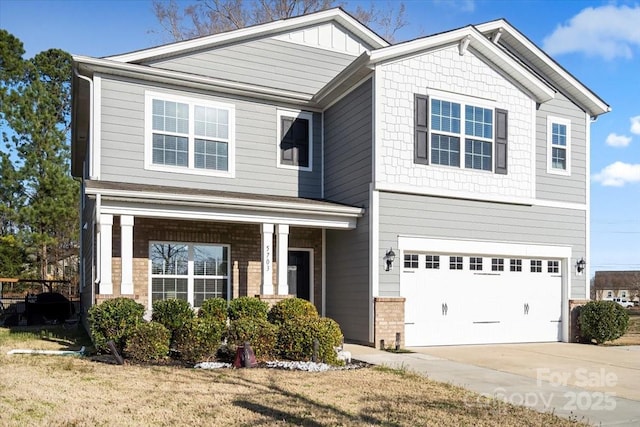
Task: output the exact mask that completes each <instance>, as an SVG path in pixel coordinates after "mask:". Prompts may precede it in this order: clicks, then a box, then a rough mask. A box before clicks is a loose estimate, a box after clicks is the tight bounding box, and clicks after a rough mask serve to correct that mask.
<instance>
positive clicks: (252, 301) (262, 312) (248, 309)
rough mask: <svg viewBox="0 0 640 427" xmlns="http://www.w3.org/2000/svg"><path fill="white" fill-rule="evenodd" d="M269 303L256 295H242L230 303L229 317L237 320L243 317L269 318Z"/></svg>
mask: <svg viewBox="0 0 640 427" xmlns="http://www.w3.org/2000/svg"><path fill="white" fill-rule="evenodd" d="M268 311H269V304H267V303H266V302H264V301H260V299H258V298H255V297H240V298H236V299H234V300H231V302H230V303H229V319H231V320H236V319H240V318H241V317H253V318H257V319H265V320H266V319H267V312H268Z"/></svg>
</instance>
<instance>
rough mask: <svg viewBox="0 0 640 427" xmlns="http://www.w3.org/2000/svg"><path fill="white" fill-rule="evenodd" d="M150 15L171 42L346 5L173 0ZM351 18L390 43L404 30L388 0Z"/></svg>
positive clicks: (156, 5) (397, 6)
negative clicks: (183, 2)
mask: <svg viewBox="0 0 640 427" xmlns="http://www.w3.org/2000/svg"><path fill="white" fill-rule="evenodd" d="M152 4H153V13H154V15H155V16H156V18H157V19H158V22H159V23H160V26H161V27H162V29H163V30H164V32H166V33H167V34H168V35H169V37H170V38H171V39H172V40H174V41H180V40H186V39H190V38H193V37H200V36H206V35H210V34H217V33H221V32H225V31H230V30H236V29H238V28H244V27H248V26H251V25H255V24H262V23H265V22H271V21H276V20H279V19H286V18H291V17H294V16H299V15H304V14H307V13H312V12H317V11H320V10H326V9H329V8H332V7H337V6H342V7H346V8H348V2H347V3H343V2H337V1H335V0H246V1H245V0H196V1H195V3H192V4H189V5H186V6H184V7H181V6H179V5H178V3H177V2H176V1H175V0H169V1H163V0H152ZM352 14H353V16H354V17H355V18H356V19H358V20H359V21H360V22H362V23H363V24H364V25H367V26H370V27H372V28H373V29H374V30H376V31H378V32H379V33H380V34H381V36H382V37H384V38H385V39H387V40H389V41H393V40H394V38H395V34H396V32H397V31H398V30H400V29H401V28H403V27H405V26H406V25H407V24H408V22H407V20H406V19H405V5H404V3H402V2H399V3H396V2H391V1H389V2H388V3H387V4H386V7H384V8H380V7H379V3H375V2H373V1H372V2H371V3H370V5H369V7H368V8H366V7H363V6H362V5H357V7H356V8H355V10H352Z"/></svg>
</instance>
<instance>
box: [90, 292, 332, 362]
mask: <svg viewBox="0 0 640 427" xmlns="http://www.w3.org/2000/svg"><path fill="white" fill-rule="evenodd" d="M143 314H144V307H143V306H142V304H139V303H136V302H135V301H134V300H131V299H128V298H116V299H112V300H107V301H105V302H103V303H102V304H100V305H95V306H93V307H91V309H90V310H89V324H90V329H91V335H92V339H93V341H94V343H95V345H96V349H97V350H98V351H103V352H104V351H107V350H108V349H107V342H108V341H110V340H111V341H114V343H115V344H116V348H117V349H118V350H119V351H120V352H121V353H123V354H124V356H125V357H126V358H129V359H131V360H135V361H139V362H153V361H159V360H162V359H165V358H167V357H168V356H169V355H171V356H172V357H176V358H179V359H181V360H183V361H184V362H187V363H196V362H200V361H207V360H216V359H218V360H221V359H227V360H225V361H228V359H229V358H230V357H231V356H233V355H234V354H235V351H236V348H237V347H238V346H240V345H242V344H243V343H244V342H249V343H251V347H252V349H253V351H254V353H255V355H256V358H257V359H258V360H269V359H271V358H274V357H276V358H284V359H290V360H303V361H307V360H311V358H312V356H313V354H314V341H315V340H317V342H318V348H317V356H318V360H319V361H323V362H326V363H330V364H339V363H341V362H339V361H338V360H337V358H336V352H335V350H334V347H337V346H339V345H340V344H341V342H342V331H341V330H340V326H339V325H338V324H337V323H336V322H335V321H334V320H332V319H328V318H321V317H320V316H319V315H318V312H317V310H316V308H315V307H314V306H313V304H311V303H310V302H309V301H306V300H303V299H299V298H288V299H285V300H282V301H280V302H278V303H277V304H275V305H274V306H273V307H272V308H271V310H269V307H268V305H267V303H265V302H264V301H261V300H259V299H258V298H252V297H241V298H237V299H234V300H232V301H231V302H230V303H229V304H227V301H225V300H223V299H222V298H213V299H209V300H205V301H204V302H203V304H202V307H201V308H200V310H199V311H198V314H197V316H196V313H195V311H194V310H193V309H192V308H191V306H190V305H189V303H188V302H186V301H183V300H176V299H170V300H162V301H156V302H154V303H153V314H152V320H151V322H145V321H144V319H143V318H142V316H143Z"/></svg>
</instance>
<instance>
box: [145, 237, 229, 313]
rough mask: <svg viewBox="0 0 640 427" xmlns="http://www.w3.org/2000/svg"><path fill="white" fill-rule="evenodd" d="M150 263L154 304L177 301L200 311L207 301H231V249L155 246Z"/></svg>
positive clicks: (210, 245) (215, 246)
mask: <svg viewBox="0 0 640 427" xmlns="http://www.w3.org/2000/svg"><path fill="white" fill-rule="evenodd" d="M149 259H150V262H151V302H152V303H153V302H154V301H158V300H164V299H170V298H177V299H182V300H185V301H188V302H189V303H190V304H191V305H192V306H193V307H196V308H197V307H200V306H201V305H202V302H203V301H204V300H205V299H208V298H215V297H219V298H224V299H226V298H227V285H228V283H229V262H228V259H229V248H228V247H227V246H224V245H212V244H198V245H192V244H185V243H160V242H153V243H151V244H150V248H149Z"/></svg>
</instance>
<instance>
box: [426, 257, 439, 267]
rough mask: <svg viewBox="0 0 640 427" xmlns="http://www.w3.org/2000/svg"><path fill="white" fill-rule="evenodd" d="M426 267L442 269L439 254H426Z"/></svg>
mask: <svg viewBox="0 0 640 427" xmlns="http://www.w3.org/2000/svg"><path fill="white" fill-rule="evenodd" d="M425 268H426V269H431V270H438V269H440V256H439V255H426V256H425Z"/></svg>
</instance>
